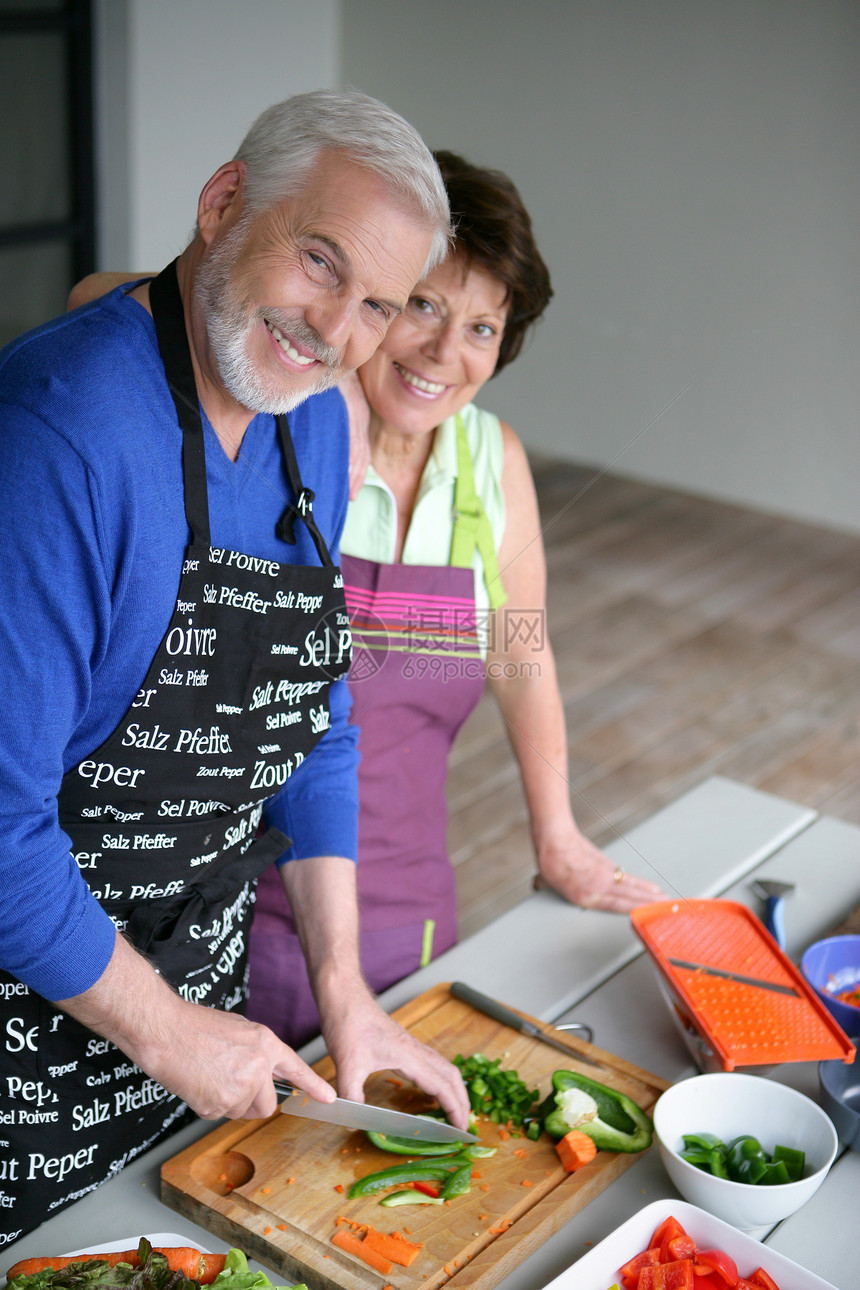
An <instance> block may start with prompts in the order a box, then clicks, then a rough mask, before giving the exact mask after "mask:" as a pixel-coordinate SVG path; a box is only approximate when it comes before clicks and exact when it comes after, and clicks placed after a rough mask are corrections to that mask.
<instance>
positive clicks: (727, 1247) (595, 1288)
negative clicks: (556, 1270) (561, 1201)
mask: <svg viewBox="0 0 860 1290" xmlns="http://www.w3.org/2000/svg"><path fill="white" fill-rule="evenodd" d="M670 1214H673V1215H674V1216H675V1218H677V1220H678V1222H679V1223H680V1224H681V1226H682V1227H683V1228H684V1230H685V1231H686V1232H687V1234H688V1235H689V1236H692V1238H693V1240H694V1241H695V1242H696V1243H697V1245H699V1246H700V1247H701V1248H703V1249H717V1250H724V1251H725V1253H726V1254H729V1255H731V1257H732V1258H733V1259H734V1261H735V1263H737V1265H738V1272H739V1273H740V1275H741V1276H742V1277H748V1276H749V1275H750V1273H752V1272H754V1271H755V1270H756V1268H758V1267H762V1268H764V1270H765V1271H766V1272H769V1273H770V1275H771V1276H772V1277H773V1279H774V1281H775V1282H776V1283H777V1285H778V1286H780V1287H781V1288H782V1290H836V1287H835V1286H834V1285H832V1284H831V1282H829V1281H823V1280H822V1279H821V1277H817V1276H816V1275H815V1273H814V1272H808V1271H807V1270H806V1269H805V1268H802V1267H801V1266H800V1264H799V1263H795V1262H794V1260H793V1259H787V1258H786V1257H785V1255H784V1254H779V1253H778V1252H777V1251H776V1250H771V1249H768V1247H767V1246H766V1245H762V1244H761V1242H760V1241H756V1240H754V1239H753V1237H751V1236H747V1234H746V1233H745V1232H739V1231H738V1229H737V1228H736V1227H730V1226H729V1224H728V1223H724V1222H723V1220H722V1219H721V1218H715V1217H714V1215H713V1214H706V1213H705V1211H704V1210H703V1209H698V1208H697V1207H696V1206H695V1205H689V1204H688V1203H687V1202H686V1201H685V1200H655V1201H654V1202H653V1203H652V1204H650V1205H646V1206H645V1208H644V1209H640V1211H639V1213H638V1214H634V1215H633V1217H632V1218H628V1220H627V1222H626V1223H622V1225H621V1227H617V1228H616V1229H615V1231H614V1232H610V1234H609V1236H607V1237H606V1238H605V1240H603V1241H601V1242H600V1244H599V1245H595V1247H594V1249H593V1250H589V1251H588V1253H587V1254H584V1255H583V1256H582V1258H581V1259H578V1260H577V1262H576V1263H574V1265H573V1267H570V1268H568V1269H567V1271H566V1272H562V1274H561V1276H559V1277H556V1279H555V1280H554V1281H551V1282H550V1284H549V1285H548V1286H547V1287H546V1290H609V1287H610V1286H611V1285H612V1284H613V1283H614V1282H616V1281H617V1280H618V1269H619V1268H621V1267H622V1266H623V1265H624V1264H625V1263H627V1262H628V1261H629V1260H630V1259H632V1258H633V1256H634V1255H636V1254H638V1253H639V1252H640V1250H644V1249H645V1248H646V1247H647V1245H648V1242H649V1240H650V1239H651V1237H652V1235H653V1233H654V1230H655V1228H656V1227H657V1226H658V1224H660V1223H662V1221H663V1219H664V1218H668V1217H669V1215H670Z"/></svg>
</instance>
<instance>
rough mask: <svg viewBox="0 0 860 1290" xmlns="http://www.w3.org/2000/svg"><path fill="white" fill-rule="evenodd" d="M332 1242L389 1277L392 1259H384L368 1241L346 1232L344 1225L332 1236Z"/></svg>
mask: <svg viewBox="0 0 860 1290" xmlns="http://www.w3.org/2000/svg"><path fill="white" fill-rule="evenodd" d="M331 1243H332V1245H336V1246H337V1247H338V1248H339V1249H341V1250H345V1251H346V1252H347V1254H352V1255H354V1256H355V1258H357V1259H361V1261H362V1263H366V1264H367V1265H368V1267H371V1268H375V1270H376V1271H377V1272H381V1273H382V1275H383V1276H384V1277H387V1276H388V1274H389V1272H390V1271H391V1269H392V1266H393V1264H392V1263H391V1260H390V1259H384V1258H383V1257H382V1255H381V1254H377V1253H376V1250H374V1249H372V1248H371V1247H370V1246H368V1245H367V1242H366V1241H362V1240H360V1239H359V1238H358V1237H357V1236H353V1234H352V1232H345V1231H344V1230H343V1228H342V1227H339V1228H338V1230H337V1231H336V1232H335V1234H334V1236H333V1237H332V1238H331Z"/></svg>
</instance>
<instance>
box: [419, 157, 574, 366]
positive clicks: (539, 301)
mask: <svg viewBox="0 0 860 1290" xmlns="http://www.w3.org/2000/svg"><path fill="white" fill-rule="evenodd" d="M433 155H434V156H435V158H436V161H437V162H438V164H439V169H440V170H441V172H442V178H443V179H444V181H445V187H446V189H447V190H448V201H449V202H450V205H451V218H452V221H453V223H454V230H455V234H456V240H455V242H454V254H455V255H461V256H463V257H464V258H465V262H466V264H467V266H468V267H469V268H479V269H482V270H483V271H484V272H485V273H488V274H490V276H491V277H493V278H495V279H496V280H497V281H498V282H501V283H502V284H503V285H504V286H505V287H506V288H507V303H508V318H507V322H506V323H505V330H504V332H503V334H502V344H501V347H500V349H499V360H498V362H497V363H496V369H495V372H494V373H493V375H495V374H496V372H500V371H501V370H502V368H503V367H505V366H507V364H508V363H510V362H512V361H513V360H514V359H515V358H516V357H517V355H518V354H519V352H520V350H521V349H522V347H523V341H524V340H525V338H526V333H527V332H528V330H529V328H530V327H531V325H532V324H533V323H535V322H537V320H538V318H540V316H541V314H542V313H543V312H544V310H545V309H546V307H547V305H548V304H549V302H550V299H551V298H552V286H551V285H550V280H549V270H548V269H547V267H546V264H545V263H544V261H543V258H542V257H541V254H540V252H539V251H538V249H537V243H536V242H535V237H534V233H533V232H532V222H531V217H530V215H529V213H528V211H527V210H526V208H525V206H524V205H523V201H522V198H521V197H520V195H519V193H518V191H517V189H516V187H515V186H514V184H513V183H512V182H511V181H510V179H508V177H507V175H505V174H503V173H502V172H501V171H500V170H487V169H485V168H483V167H481V166H473V165H472V164H471V162H468V161H466V160H465V159H464V158H463V157H459V156H458V155H457V154H456V153H455V152H444V151H440V152H434V154H433Z"/></svg>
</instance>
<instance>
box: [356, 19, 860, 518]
mask: <svg viewBox="0 0 860 1290" xmlns="http://www.w3.org/2000/svg"><path fill="white" fill-rule="evenodd" d="M343 16H344V29H343V82H344V83H351V84H356V85H358V86H360V87H361V88H362V89H364V90H366V91H367V92H368V93H371V94H376V95H378V96H379V97H381V98H384V99H386V100H387V101H388V102H390V103H391V104H392V106H394V107H395V108H397V109H398V110H399V111H401V112H402V113H403V114H404V115H405V116H406V117H408V118H409V119H410V120H411V121H412V122H413V123H414V124H415V125H416V126H417V127H418V129H419V130H421V131H422V133H423V134H424V136H425V138H426V139H427V141H428V142H429V143H430V144H431V146H434V147H449V148H454V149H455V150H459V151H461V152H463V153H465V154H466V155H467V156H468V157H470V158H472V159H474V160H476V161H481V162H484V163H486V164H489V165H495V166H499V167H501V168H502V169H505V170H507V171H508V172H509V173H510V174H511V176H512V177H513V178H514V180H515V181H516V182H517V184H518V185H519V187H520V188H521V191H522V193H523V195H524V197H525V199H526V201H527V204H528V205H529V207H530V209H531V211H532V213H533V215H534V218H535V224H536V228H537V232H538V235H539V241H540V243H541V246H542V249H543V250H544V254H545V256H546V259H547V260H548V262H549V265H550V268H551V270H552V273H553V279H554V284H555V288H556V293H557V295H556V299H555V301H554V303H553V305H552V306H551V309H550V312H549V314H548V316H547V318H546V320H545V322H544V323H543V325H542V327H541V329H540V331H539V333H538V337H537V339H536V341H535V343H534V345H533V346H532V347H531V349H530V350H529V351H528V352H527V353H526V354H525V355H524V357H522V358H521V359H520V360H519V362H518V363H517V364H516V365H515V366H514V367H513V368H512V369H511V371H510V373H505V374H504V375H503V376H502V377H501V378H500V379H499V381H498V383H497V384H496V385H495V386H490V387H489V390H488V394H487V397H486V398H485V399H484V402H486V403H487V404H488V405H489V406H492V407H494V408H495V409H496V410H497V411H499V412H501V413H502V414H503V415H505V416H506V417H507V419H509V420H510V421H511V422H512V424H513V425H514V426H515V427H516V428H517V429H518V430H519V431H520V433H521V434H522V436H523V438H524V439H525V441H526V443H527V444H528V445H529V446H531V447H533V448H535V449H537V450H540V451H543V452H547V453H554V454H557V455H561V456H564V457H568V458H571V459H576V460H579V461H583V462H587V463H593V464H600V465H606V464H611V466H612V468H613V469H614V470H616V471H618V472H620V473H626V474H631V475H635V476H639V477H642V478H646V479H650V480H655V481H661V482H666V483H669V484H674V485H676V486H679V487H681V488H685V489H689V490H692V491H694V492H700V493H708V494H712V495H716V496H721V497H724V498H728V499H731V500H736V501H740V502H743V503H748V504H752V505H756V506H760V507H763V508H765V509H773V510H776V511H781V512H786V513H790V514H794V515H797V516H800V517H802V518H810V519H815V520H821V521H823V522H825V523H829V524H834V525H837V526H844V527H847V528H851V529H856V530H860V506H858V485H860V433H858V430H860V424H858V423H860V321H858V301H860V254H858V211H860V75H858V66H860V5H858V4H857V3H856V2H855V0H844V2H841V0H528V3H523V0H345V3H344V10H343ZM682 391H683V393H682Z"/></svg>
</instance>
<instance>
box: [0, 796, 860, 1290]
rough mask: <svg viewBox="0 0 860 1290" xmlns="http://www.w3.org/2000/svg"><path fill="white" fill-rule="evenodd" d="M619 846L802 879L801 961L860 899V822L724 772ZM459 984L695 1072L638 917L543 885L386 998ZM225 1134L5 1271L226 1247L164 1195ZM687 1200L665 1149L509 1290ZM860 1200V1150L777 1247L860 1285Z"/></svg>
mask: <svg viewBox="0 0 860 1290" xmlns="http://www.w3.org/2000/svg"><path fill="white" fill-rule="evenodd" d="M607 851H608V853H609V854H610V855H611V856H612V858H613V859H615V860H616V861H617V863H619V864H622V865H624V867H626V868H630V869H636V870H638V871H639V872H642V873H648V874H649V875H650V874H651V873H653V872H654V870H656V872H657V873H658V874H659V875H660V878H659V881H661V882H662V884H663V886H664V887H665V888H666V889H667V890H669V891H671V892H672V894H676V893H677V894H679V895H683V896H687V897H693V896H707V897H711V896H717V895H727V896H729V897H731V898H732V899H737V900H742V901H743V902H744V903H746V904H750V905H752V906H753V907H757V904H756V901H755V898H754V897H753V896H752V893H751V891H750V888H749V882H750V875H751V874H752V873H753V871H755V876H757V877H760V876H764V877H772V878H777V879H780V880H782V881H789V882H794V883H795V884H796V891H795V893H794V894H793V895H792V896H791V897H789V899H788V901H787V903H786V932H787V939H788V945H787V949H788V953H789V955H790V956H791V957H793V958H795V960H797V959H799V956H800V951H801V950H802V949H803V948H804V947H805V946H806V945H807V944H808V943H809V942H810V941H812V940H815V939H817V938H818V937H819V936H820V935H823V934H825V933H826V932H828V931H829V930H831V929H832V928H833V927H835V926H837V925H838V924H839V923H840V922H841V921H842V920H843V919H844V918H845V917H846V916H847V914H848V913H849V912H850V911H851V910H852V909H854V908H855V907H856V906H857V905H858V904H860V829H858V828H855V827H854V826H852V825H847V824H844V823H842V822H840V821H837V820H833V819H829V818H819V817H817V816H816V814H815V812H813V811H810V810H808V809H806V808H804V807H799V806H797V805H795V804H793V803H791V802H786V801H783V800H781V799H779V798H776V797H773V796H771V795H769V794H765V793H759V792H757V791H755V790H753V789H750V788H747V787H745V786H743V785H740V784H735V783H733V782H732V781H730V780H726V779H721V778H713V779H709V780H706V781H705V782H704V783H703V784H701V785H700V786H699V787H698V788H696V789H694V790H693V791H692V792H690V793H688V794H686V795H685V796H684V797H682V798H680V799H679V800H678V801H677V802H676V803H673V804H672V805H671V806H669V807H667V808H665V809H664V810H663V811H660V812H658V813H657V814H656V815H655V816H654V817H652V819H650V820H648V821H647V822H646V823H644V824H643V825H641V826H639V827H638V828H637V829H635V830H633V831H631V833H630V835H629V837H628V838H627V839H626V840H620V841H619V842H617V843H615V844H613V845H612V846H611V847H609V848H607ZM646 862H647V863H646ZM511 946H516V951H515V952H514V953H512V952H511ZM452 980H462V981H465V982H467V983H468V984H469V985H471V986H473V987H474V988H475V989H478V990H482V991H483V992H484V993H486V994H490V995H493V996H495V997H496V998H498V999H501V1000H503V1001H504V1002H505V1003H508V1004H511V1005H512V1006H513V1007H517V1008H520V1009H522V1010H523V1011H526V1012H529V1013H531V1014H532V1015H533V1016H538V1017H541V1018H542V1019H544V1020H554V1021H560V1020H577V1021H583V1022H585V1023H587V1024H589V1025H591V1026H592V1027H593V1029H594V1042H595V1043H597V1044H598V1045H600V1046H601V1047H602V1048H605V1049H607V1050H609V1051H611V1052H614V1053H617V1054H618V1055H619V1056H621V1057H625V1058H627V1059H628V1060H629V1061H632V1062H634V1063H635V1064H636V1065H638V1066H641V1067H643V1068H644V1069H646V1070H650V1071H653V1072H654V1073H655V1074H657V1075H661V1076H663V1077H664V1078H666V1079H669V1080H673V1081H674V1080H676V1079H678V1078H682V1077H684V1076H685V1075H690V1074H692V1073H694V1068H693V1066H692V1064H691V1061H690V1057H689V1054H688V1052H687V1049H686V1047H685V1046H684V1044H683V1042H682V1040H681V1039H680V1037H679V1035H678V1033H677V1031H676V1030H675V1028H674V1025H673V1023H672V1021H671V1019H670V1016H669V1011H668V1009H667V1008H666V1006H665V1004H664V1003H663V1001H662V999H661V997H660V994H659V991H658V988H657V983H656V977H655V973H654V969H653V968H652V966H651V963H650V960H648V959H647V957H645V956H644V954H643V953H642V949H641V945H640V943H639V941H638V939H637V938H636V937H635V935H634V934H633V932H632V931H631V929H630V926H629V922H628V920H627V919H624V918H619V917H617V916H614V915H609V914H601V913H598V912H596V911H586V910H581V909H575V908H572V907H571V906H569V905H567V904H565V903H564V902H563V901H561V900H559V899H558V898H557V897H555V896H554V895H553V894H552V893H549V892H545V891H544V892H539V893H536V894H535V895H534V896H532V897H530V898H529V899H528V900H526V901H524V902H523V904H522V905H520V906H518V907H517V908H516V909H514V910H511V911H510V912H509V913H507V914H504V915H503V916H502V917H501V918H499V919H498V920H496V922H495V923H493V924H491V925H490V926H489V927H486V928H484V929H482V931H480V932H478V933H477V934H476V935H475V936H473V937H470V938H469V939H468V940H466V941H464V942H462V943H461V944H460V945H458V946H456V947H455V948H454V949H453V950H451V951H449V952H448V953H447V954H445V955H442V956H441V957H440V958H439V959H437V960H435V961H434V963H432V964H431V965H430V966H429V967H428V968H425V969H423V970H422V971H420V972H417V973H414V974H413V975H412V976H411V977H408V978H407V979H406V980H405V981H401V982H399V983H398V984H397V985H395V986H393V987H392V988H391V989H390V990H388V991H387V992H386V993H385V994H384V995H383V996H381V1001H382V1003H383V1005H384V1006H385V1007H386V1008H387V1009H388V1010H391V1009H393V1008H395V1007H398V1006H399V1005H400V1004H402V1003H405V1002H407V1001H408V1000H409V999H411V998H414V997H415V996H416V995H417V994H420V993H422V992H423V991H424V990H426V989H428V988H429V987H430V986H431V985H434V984H436V983H437V982H440V981H452ZM633 1005H635V1006H633ZM322 1052H323V1047H322V1044H321V1041H315V1042H314V1043H312V1044H310V1045H307V1046H306V1048H304V1049H303V1050H302V1056H304V1057H305V1058H306V1059H308V1060H311V1061H313V1060H316V1058H317V1057H319V1056H320V1055H321V1054H322ZM774 1074H775V1076H776V1078H779V1079H781V1080H784V1081H785V1082H787V1083H792V1084H793V1085H795V1086H796V1087H799V1088H801V1089H802V1090H803V1091H804V1092H806V1093H807V1094H808V1095H810V1096H812V1097H816V1096H817V1087H818V1085H817V1070H816V1068H815V1066H814V1065H813V1064H811V1063H803V1064H798V1065H792V1066H790V1067H789V1066H783V1067H780V1068H779V1069H778V1071H776V1072H775V1073H774ZM212 1127H213V1126H212V1124H211V1123H207V1122H204V1121H198V1122H196V1123H195V1124H194V1125H191V1126H189V1127H188V1128H186V1129H184V1130H182V1131H181V1132H180V1133H179V1134H177V1135H175V1136H174V1137H173V1138H171V1139H170V1140H169V1141H168V1142H166V1143H162V1144H160V1146H158V1147H156V1148H154V1149H153V1150H151V1151H150V1152H148V1153H147V1154H146V1155H145V1156H143V1157H142V1158H141V1159H140V1160H138V1161H135V1162H134V1163H133V1164H131V1165H130V1166H128V1167H127V1168H126V1169H125V1170H124V1171H123V1173H122V1174H121V1175H120V1176H119V1177H117V1178H115V1179H113V1180H112V1181H111V1182H109V1183H107V1184H105V1185H104V1186H103V1187H101V1188H99V1189H98V1190H97V1191H96V1192H94V1193H92V1194H91V1195H89V1196H86V1197H84V1198H83V1199H82V1200H80V1201H78V1202H76V1203H75V1204H74V1205H73V1206H71V1207H70V1208H69V1209H67V1210H64V1211H63V1212H62V1213H60V1214H58V1215H57V1216H56V1217H54V1218H52V1219H50V1220H48V1222H46V1223H44V1224H43V1225H42V1226H41V1227H40V1228H39V1229H37V1231H36V1232H33V1233H31V1234H30V1235H28V1236H26V1237H23V1238H21V1239H20V1240H19V1241H17V1242H15V1243H14V1244H12V1245H9V1246H8V1247H7V1248H6V1249H5V1250H4V1251H3V1252H2V1258H0V1267H8V1266H10V1264H11V1263H13V1262H15V1261H16V1260H17V1259H20V1258H25V1257H28V1256H29V1255H36V1254H45V1253H46V1252H60V1251H65V1250H76V1249H81V1248H84V1247H93V1246H95V1245H97V1244H98V1243H99V1242H104V1241H113V1240H115V1239H117V1238H118V1237H123V1238H124V1237H129V1238H131V1239H132V1241H133V1242H134V1241H136V1239H137V1237H138V1236H140V1235H141V1234H142V1233H150V1232H174V1231H179V1232H181V1233H183V1234H184V1235H185V1236H186V1237H187V1238H188V1240H189V1241H193V1242H195V1243H197V1244H200V1245H202V1246H204V1247H205V1248H208V1249H211V1250H221V1249H225V1248H226V1246H225V1243H224V1242H223V1241H220V1240H219V1239H218V1238H217V1237H215V1236H213V1235H212V1234H211V1233H209V1232H207V1231H205V1230H204V1229H203V1228H200V1227H197V1226H196V1225H195V1224H194V1223H192V1222H191V1221H189V1220H187V1219H186V1218H184V1217H182V1216H180V1215H178V1214H176V1213H175V1212H174V1211H173V1210H171V1209H169V1208H167V1207H166V1206H165V1205H163V1204H162V1203H161V1201H160V1200H159V1170H160V1166H161V1163H162V1162H163V1161H164V1160H167V1159H169V1158H170V1157H171V1156H173V1155H175V1154H176V1153H177V1152H178V1151H180V1150H182V1149H183V1148H184V1147H185V1146H188V1145H189V1144H190V1143H191V1142H193V1141H194V1140H195V1139H196V1138H198V1137H200V1136H202V1135H203V1134H205V1133H208V1132H209V1131H210V1130H211V1129H212ZM676 1195H677V1193H675V1192H674V1189H673V1187H672V1185H671V1183H670V1182H669V1180H668V1177H667V1176H666V1174H665V1172H664V1171H663V1168H662V1165H661V1164H660V1160H659V1157H658V1155H657V1152H656V1151H650V1152H648V1153H647V1154H646V1155H645V1156H643V1157H642V1158H641V1159H640V1160H639V1161H637V1163H636V1164H635V1165H634V1166H633V1167H632V1168H631V1169H629V1170H628V1171H627V1172H626V1173H625V1174H623V1175H622V1176H621V1178H619V1179H618V1180H616V1181H615V1182H614V1183H613V1184H612V1185H611V1187H609V1188H608V1189H607V1190H606V1191H605V1192H603V1193H602V1194H601V1195H600V1196H598V1197H597V1199H596V1200H594V1201H592V1202H591V1204H589V1205H588V1206H587V1207H586V1208H585V1209H584V1210H583V1211H582V1212H581V1213H580V1214H578V1215H576V1216H575V1217H574V1218H573V1219H572V1220H570V1221H569V1222H568V1223H567V1224H565V1226H564V1227H563V1228H562V1229H561V1231H559V1232H558V1233H556V1235H555V1236H554V1237H552V1238H551V1239H550V1240H549V1241H547V1242H546V1243H545V1244H544V1245H543V1246H542V1247H541V1249H540V1250H539V1251H538V1252H537V1253H535V1254H534V1255H532V1256H531V1258H529V1259H528V1260H527V1261H526V1262H525V1263H523V1264H521V1265H520V1267H519V1268H517V1269H516V1270H515V1271H514V1272H513V1273H511V1274H509V1275H508V1276H507V1277H506V1278H505V1279H504V1281H502V1282H501V1283H500V1287H501V1290H539V1287H542V1286H545V1285H547V1283H548V1282H549V1281H551V1280H552V1279H553V1278H554V1277H555V1276H557V1275H558V1274H559V1273H560V1272H561V1271H563V1270H564V1268H566V1267H569V1266H570V1265H571V1264H572V1263H573V1262H574V1261H575V1260H576V1259H577V1258H579V1257H580V1256H581V1255H582V1254H583V1253H585V1251H586V1250H587V1248H589V1246H590V1245H593V1244H595V1243H596V1242H597V1241H599V1240H602V1239H603V1237H604V1236H605V1235H607V1234H608V1233H609V1232H610V1231H612V1230H613V1229H614V1228H615V1227H617V1226H619V1224H620V1223H622V1222H623V1221H624V1220H625V1219H626V1218H627V1217H629V1215H630V1214H631V1213H633V1212H635V1211H636V1210H638V1209H641V1208H642V1207H643V1206H644V1205H646V1204H648V1203H649V1202H650V1201H652V1200H656V1199H660V1198H662V1197H674V1196H676ZM858 1195H860V1156H858V1154H857V1153H854V1152H846V1153H845V1154H844V1155H843V1156H842V1158H841V1159H839V1160H838V1161H837V1163H836V1165H834V1167H833V1169H832V1170H831V1173H830V1175H829V1176H828V1178H827V1179H826V1181H825V1183H824V1185H823V1187H822V1188H821V1190H820V1191H819V1193H818V1195H817V1196H816V1197H815V1198H814V1200H813V1201H811V1202H810V1203H809V1204H808V1205H807V1206H805V1207H804V1209H802V1210H800V1211H799V1212H798V1213H797V1214H796V1215H794V1216H793V1217H792V1218H791V1219H789V1220H787V1221H786V1222H785V1223H783V1224H782V1225H781V1226H780V1227H779V1228H777V1229H776V1231H775V1232H774V1233H772V1234H771V1235H770V1236H769V1237H768V1243H769V1244H771V1245H772V1246H773V1248H775V1249H778V1250H780V1251H781V1252H782V1253H784V1254H787V1255H788V1256H789V1257H790V1258H793V1259H795V1260H796V1261H797V1262H799V1263H801V1264H802V1265H803V1266H805V1267H808V1268H809V1269H810V1270H811V1271H814V1272H816V1273H817V1274H818V1275H819V1276H821V1277H824V1278H825V1279H826V1280H829V1281H831V1282H832V1283H833V1285H835V1286H838V1287H839V1290H854V1288H855V1287H857V1288H858V1290H860V1260H857V1258H856V1249H857V1242H856V1234H855V1231H854V1228H853V1220H854V1215H855V1211H856V1199H857V1197H858ZM781 1290H791V1287H790V1286H783V1287H782V1288H781Z"/></svg>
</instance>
